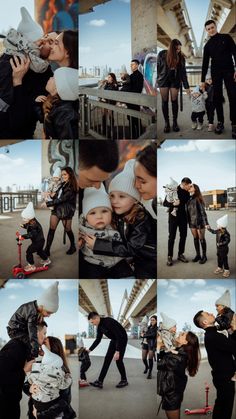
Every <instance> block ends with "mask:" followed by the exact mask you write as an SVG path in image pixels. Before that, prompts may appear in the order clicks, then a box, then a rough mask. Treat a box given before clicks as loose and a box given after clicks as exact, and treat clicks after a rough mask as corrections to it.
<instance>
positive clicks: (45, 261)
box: [40, 258, 52, 266]
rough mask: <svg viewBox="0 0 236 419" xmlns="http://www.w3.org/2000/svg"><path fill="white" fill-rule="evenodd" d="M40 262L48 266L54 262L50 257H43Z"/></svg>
mask: <svg viewBox="0 0 236 419" xmlns="http://www.w3.org/2000/svg"><path fill="white" fill-rule="evenodd" d="M40 263H41V265H43V266H47V265H50V263H52V262H51V260H50V259H49V258H48V259H46V260H43V259H41V260H40Z"/></svg>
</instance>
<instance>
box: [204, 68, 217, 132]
mask: <svg viewBox="0 0 236 419" xmlns="http://www.w3.org/2000/svg"><path fill="white" fill-rule="evenodd" d="M205 86H206V87H205V89H206V92H207V99H206V112H207V118H208V132H212V131H213V130H214V113H215V104H214V87H213V84H212V78H211V74H210V73H209V72H208V73H207V75H206V83H205Z"/></svg>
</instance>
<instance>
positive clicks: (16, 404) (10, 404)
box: [0, 389, 20, 419]
mask: <svg viewBox="0 0 236 419" xmlns="http://www.w3.org/2000/svg"><path fill="white" fill-rule="evenodd" d="M0 392H1V389H0ZM0 417H1V419H20V400H13V399H12V398H10V399H9V400H8V399H6V398H5V397H4V396H2V397H1V396H0Z"/></svg>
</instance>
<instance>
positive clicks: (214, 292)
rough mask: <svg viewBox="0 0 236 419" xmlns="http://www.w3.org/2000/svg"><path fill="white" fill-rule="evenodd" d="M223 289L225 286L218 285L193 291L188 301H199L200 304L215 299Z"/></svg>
mask: <svg viewBox="0 0 236 419" xmlns="http://www.w3.org/2000/svg"><path fill="white" fill-rule="evenodd" d="M196 282H197V281H196ZM224 291H225V287H223V286H218V287H216V288H214V289H206V288H205V289H203V290H201V291H196V292H194V293H193V295H192V296H191V297H190V301H196V302H199V303H200V304H204V303H206V304H208V303H209V301H216V300H217V298H219V297H220V296H221V295H222V294H223V292H224ZM203 309H204V307H203Z"/></svg>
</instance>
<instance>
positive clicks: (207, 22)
mask: <svg viewBox="0 0 236 419" xmlns="http://www.w3.org/2000/svg"><path fill="white" fill-rule="evenodd" d="M212 23H213V24H214V25H215V26H216V22H215V21H214V20H212V19H210V20H207V21H206V23H205V27H206V26H208V25H211V24H212Z"/></svg>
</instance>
